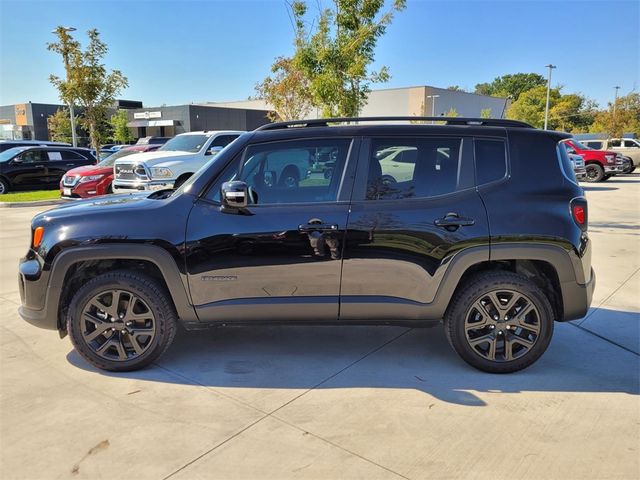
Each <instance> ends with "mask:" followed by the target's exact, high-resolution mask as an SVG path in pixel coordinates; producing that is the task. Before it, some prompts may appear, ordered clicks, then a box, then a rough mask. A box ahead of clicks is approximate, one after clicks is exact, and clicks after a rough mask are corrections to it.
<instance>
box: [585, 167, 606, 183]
mask: <svg viewBox="0 0 640 480" xmlns="http://www.w3.org/2000/svg"><path fill="white" fill-rule="evenodd" d="M586 169H587V178H586V181H587V182H591V183H597V182H601V181H602V179H603V178H604V168H602V167H601V166H600V165H598V164H597V163H588V164H587V167H586ZM589 170H595V171H596V172H597V175H596V176H595V177H593V178H591V177H589Z"/></svg>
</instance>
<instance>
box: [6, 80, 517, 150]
mask: <svg viewBox="0 0 640 480" xmlns="http://www.w3.org/2000/svg"><path fill="white" fill-rule="evenodd" d="M508 107H509V100H508V99H506V98H500V97H490V96H486V95H476V94H474V93H467V92H462V91H457V90H449V89H446V88H436V87H430V86H426V85H425V86H417V87H406V88H387V89H381V90H373V91H371V93H370V94H369V97H368V99H367V103H366V105H365V106H364V107H363V108H362V111H361V112H360V116H363V117H377V116H443V115H446V114H447V113H448V112H450V111H452V110H455V112H456V114H457V115H458V116H460V117H480V116H481V115H483V114H484V115H485V116H490V117H492V118H503V117H504V115H505V112H506V110H507V108H508ZM61 108H64V106H63V105H54V104H42V103H31V102H29V103H22V104H17V105H6V106H0V139H35V140H48V139H49V128H48V117H49V116H50V115H53V114H54V113H55V112H56V111H57V110H59V109H61ZM116 108H117V109H126V111H127V116H128V124H127V125H128V126H129V128H131V130H132V133H133V135H134V137H135V138H140V137H146V136H160V137H172V136H174V135H177V134H179V133H184V132H191V131H197V130H253V129H255V128H257V127H259V126H260V125H264V124H265V123H268V122H269V119H268V114H269V112H270V111H271V107H270V106H269V105H268V104H267V103H266V102H265V101H264V100H242V101H235V102H204V103H193V104H188V105H176V106H161V107H147V108H143V107H142V102H139V101H130V100H118V101H117V103H116V105H114V111H115V109H116ZM319 116H320V112H319V111H318V110H315V109H314V110H313V111H311V112H309V115H307V117H306V119H311V118H318V117H319Z"/></svg>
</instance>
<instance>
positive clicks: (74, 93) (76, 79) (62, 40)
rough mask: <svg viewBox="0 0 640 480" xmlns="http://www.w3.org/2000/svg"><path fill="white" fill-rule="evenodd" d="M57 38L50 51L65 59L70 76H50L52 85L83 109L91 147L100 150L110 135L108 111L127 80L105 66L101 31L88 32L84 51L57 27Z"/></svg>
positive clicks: (49, 47)
mask: <svg viewBox="0 0 640 480" xmlns="http://www.w3.org/2000/svg"><path fill="white" fill-rule="evenodd" d="M56 35H57V37H58V41H57V42H54V43H49V44H47V48H48V49H49V50H50V51H53V52H56V53H58V54H60V55H61V56H62V60H63V63H64V65H65V70H66V73H67V76H66V78H65V79H64V80H63V79H61V78H60V77H58V76H56V75H50V76H49V81H50V82H51V83H52V84H53V85H54V86H55V87H56V88H57V89H58V92H59V94H60V98H61V99H62V100H64V101H65V102H68V103H74V104H75V103H78V104H80V105H81V106H82V107H83V110H84V117H83V119H82V124H83V126H84V127H85V128H86V129H87V130H88V131H89V138H90V140H91V146H92V147H93V148H94V149H99V148H100V144H101V143H103V142H104V140H106V139H107V138H108V135H109V132H108V126H109V124H108V122H107V109H108V108H110V107H111V106H112V105H113V103H114V102H115V98H116V95H119V94H120V92H121V91H122V89H124V88H126V87H127V86H128V81H127V78H126V77H125V76H124V75H123V74H122V73H121V72H120V71H119V70H112V71H110V72H109V71H107V68H106V67H105V66H104V64H103V63H102V60H103V58H104V56H105V55H106V54H107V52H108V48H107V45H106V44H105V43H104V42H103V41H102V40H100V34H99V32H98V30H96V29H92V30H89V31H88V32H87V36H88V37H89V42H88V45H87V46H86V48H85V49H84V50H83V49H82V48H81V47H80V43H79V42H77V41H76V40H75V39H73V37H71V36H70V35H69V33H68V32H67V31H66V30H65V29H64V27H58V28H57V29H56Z"/></svg>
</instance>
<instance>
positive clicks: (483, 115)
mask: <svg viewBox="0 0 640 480" xmlns="http://www.w3.org/2000/svg"><path fill="white" fill-rule="evenodd" d="M480 118H491V109H490V108H483V109H482V110H480Z"/></svg>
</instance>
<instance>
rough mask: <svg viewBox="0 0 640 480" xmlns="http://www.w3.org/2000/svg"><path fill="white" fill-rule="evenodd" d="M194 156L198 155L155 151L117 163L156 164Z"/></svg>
mask: <svg viewBox="0 0 640 480" xmlns="http://www.w3.org/2000/svg"><path fill="white" fill-rule="evenodd" d="M194 155H197V154H195V153H191V152H174V151H170V150H166V151H165V150H155V151H152V152H140V153H134V154H131V155H127V156H126V157H123V158H121V159H118V160H116V162H115V163H117V164H121V163H142V162H144V163H149V162H151V161H154V164H155V163H156V161H158V160H164V159H166V160H169V159H174V158H176V159H184V158H185V157H192V156H194Z"/></svg>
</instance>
